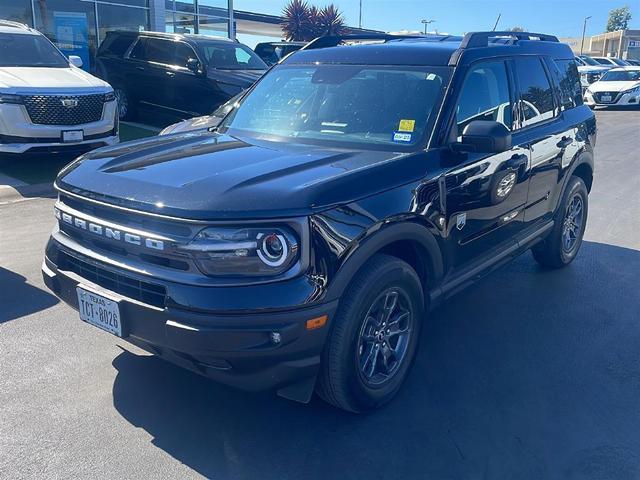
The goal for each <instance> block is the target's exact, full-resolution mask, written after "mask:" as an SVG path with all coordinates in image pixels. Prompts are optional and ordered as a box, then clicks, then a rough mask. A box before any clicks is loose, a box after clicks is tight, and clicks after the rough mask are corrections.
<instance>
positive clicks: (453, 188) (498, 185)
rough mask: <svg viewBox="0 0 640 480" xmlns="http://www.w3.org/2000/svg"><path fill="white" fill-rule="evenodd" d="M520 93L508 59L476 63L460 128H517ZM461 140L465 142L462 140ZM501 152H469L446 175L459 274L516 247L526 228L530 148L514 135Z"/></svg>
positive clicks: (463, 95) (461, 98)
mask: <svg viewBox="0 0 640 480" xmlns="http://www.w3.org/2000/svg"><path fill="white" fill-rule="evenodd" d="M514 104H515V90H514V86H513V81H512V80H511V78H510V76H509V73H508V71H507V62H506V61H505V60H492V61H485V62H480V63H475V64H473V65H472V66H471V67H470V68H469V70H468V72H467V74H466V76H465V79H464V81H463V84H462V86H461V88H460V90H459V95H458V102H457V107H456V112H455V114H456V119H455V125H454V128H456V129H457V134H458V135H460V134H461V133H462V132H463V131H464V128H465V127H466V126H467V125H468V124H469V123H470V122H472V121H474V120H493V121H497V122H500V123H502V124H504V125H505V126H506V127H507V128H508V129H509V130H512V131H513V128H514V115H513V106H514ZM459 139H460V138H459ZM512 142H513V147H512V148H511V149H510V150H508V151H505V152H501V153H465V154H461V155H459V157H460V158H458V159H457V160H456V161H455V164H454V165H453V166H451V167H449V169H448V171H447V172H446V174H445V176H444V180H442V179H441V181H444V188H445V189H446V212H447V217H448V218H447V225H448V232H447V233H448V237H449V242H448V245H449V248H450V250H451V251H450V252H449V258H451V259H452V265H451V267H453V269H454V270H459V269H461V268H463V267H465V266H469V265H470V264H473V263H474V261H475V260H477V261H481V260H482V259H484V258H486V257H490V256H492V255H493V253H495V251H496V250H498V249H501V248H504V247H505V246H509V245H513V244H514V242H515V240H514V237H515V236H516V235H517V234H518V233H519V232H520V231H521V230H522V228H523V213H524V206H525V204H526V201H527V189H528V181H529V172H528V165H529V148H528V145H526V144H520V143H519V139H518V137H517V136H516V135H514V136H513V141H512Z"/></svg>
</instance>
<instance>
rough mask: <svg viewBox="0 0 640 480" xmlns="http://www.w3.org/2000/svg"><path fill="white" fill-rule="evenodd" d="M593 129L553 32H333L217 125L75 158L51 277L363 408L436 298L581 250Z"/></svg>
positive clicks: (114, 311) (100, 315)
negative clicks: (523, 264)
mask: <svg viewBox="0 0 640 480" xmlns="http://www.w3.org/2000/svg"><path fill="white" fill-rule="evenodd" d="M595 139H596V123H595V118H594V115H593V113H592V112H591V110H590V109H589V108H588V107H586V106H584V105H583V103H582V95H581V88H580V78H579V76H578V72H577V69H576V65H575V60H574V57H573V54H572V52H571V49H570V48H569V47H568V46H567V45H564V44H562V43H559V42H558V41H557V39H556V38H555V37H553V36H550V35H544V34H533V33H525V32H478V33H469V34H467V35H465V36H464V38H461V37H448V36H440V37H435V36H430V37H424V38H422V37H417V38H416V37H403V36H393V35H362V36H333V37H322V38H319V39H317V40H315V41H314V42H312V43H310V44H309V45H307V46H306V47H305V48H303V49H301V50H300V51H298V52H295V53H294V54H292V55H291V56H289V57H287V58H286V59H285V60H284V61H283V62H281V63H280V64H278V65H276V66H275V67H273V68H272V69H271V70H270V71H269V73H267V74H266V75H265V76H264V77H263V78H262V79H260V80H259V81H258V83H257V84H256V85H254V87H252V89H251V90H250V91H249V92H248V93H247V94H246V95H244V96H243V97H242V99H241V100H240V101H239V102H238V105H237V106H236V107H235V108H233V109H232V110H231V111H230V113H229V114H228V115H227V116H226V117H225V118H224V120H223V121H222V122H221V123H220V125H218V126H217V127H216V128H215V129H211V130H210V131H203V132H187V133H176V134H170V135H165V136H161V137H156V138H151V139H146V140H141V141H135V142H129V143H124V144H121V145H119V146H113V147H106V148H102V149H98V150H95V151H93V152H90V153H88V154H86V155H83V156H82V157H80V158H78V159H77V160H76V161H74V162H73V163H71V164H70V165H69V166H67V167H66V168H65V169H64V170H63V171H62V172H61V173H60V174H59V176H58V178H57V180H56V183H55V184H56V187H57V189H58V191H59V198H58V202H57V204H56V207H55V215H56V217H57V219H58V222H57V225H56V228H55V231H54V232H53V234H52V236H51V239H50V241H49V243H48V245H47V247H46V256H45V260H44V264H43V275H44V279H45V282H46V284H47V285H48V286H49V288H50V289H51V290H52V291H53V292H55V293H56V295H58V296H59V297H60V298H61V299H63V300H64V301H65V302H67V303H68V304H69V305H71V306H72V307H74V308H76V309H78V310H79V313H80V318H81V319H82V320H84V321H85V322H88V323H90V324H93V325H95V326H97V327H100V328H102V329H103V330H107V331H108V332H111V333H113V334H115V335H118V336H121V337H124V338H125V339H127V340H128V341H129V342H131V343H134V344H136V345H138V346H140V347H142V348H144V349H146V350H148V351H150V352H153V353H154V354H156V355H159V356H160V357H162V358H165V359H167V360H170V361H172V362H175V363H176V364H179V365H182V366H184V367H186V368H188V369H191V370H193V371H196V372H198V373H200V374H202V375H206V376H208V377H210V378H212V379H215V380H216V381H219V382H223V383H226V384H229V385H233V386H236V387H240V388H243V389H246V390H253V391H258V390H273V391H277V392H278V394H280V395H282V396H284V397H287V398H290V399H294V400H298V401H303V402H306V401H308V400H309V398H310V397H311V395H312V393H313V392H314V391H316V392H318V393H319V395H320V396H321V397H322V398H324V399H325V400H327V401H328V402H330V403H332V404H334V405H336V406H338V407H340V408H343V409H346V410H350V411H354V412H361V411H365V410H368V409H372V408H375V407H378V406H379V405H381V404H384V403H385V402H387V401H389V400H390V399H391V398H392V397H393V396H394V395H395V394H396V393H397V391H398V390H399V389H400V386H401V384H402V383H403V380H404V379H405V378H406V376H407V374H408V372H409V368H410V365H411V363H412V359H413V358H414V357H415V355H416V350H417V346H418V338H419V335H420V327H421V324H422V322H423V321H424V319H425V318H426V317H427V316H428V312H429V310H430V308H432V307H433V306H434V305H436V304H437V303H438V302H441V301H443V300H445V299H447V298H448V297H450V296H451V295H453V294H454V293H456V292H457V291H459V290H460V289H461V288H464V287H465V286H467V285H469V284H470V283H471V282H473V281H475V280H477V279H478V278H480V277H482V276H483V275H485V274H487V273H488V272H491V271H492V270H493V269H495V268H497V267H499V266H500V265H502V264H504V263H505V262H506V261H509V260H511V259H513V258H514V257H515V256H516V255H518V254H520V253H522V252H525V251H527V250H529V249H530V250H531V251H532V252H533V258H535V260H537V261H538V262H539V263H540V264H542V265H543V266H545V267H548V268H558V267H564V266H566V265H568V264H569V263H570V262H571V261H572V260H573V259H574V258H575V256H576V255H577V253H578V251H579V249H580V245H581V241H582V236H583V233H584V230H585V225H586V221H587V208H588V193H589V191H590V189H591V185H592V181H593V168H594V157H593V147H594V143H595ZM496 301H499V299H496ZM514 321H517V316H516V317H514ZM469 368H473V365H470V366H469Z"/></svg>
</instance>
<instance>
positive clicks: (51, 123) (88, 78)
mask: <svg viewBox="0 0 640 480" xmlns="http://www.w3.org/2000/svg"><path fill="white" fill-rule="evenodd" d="M81 66H82V60H81V59H80V57H75V56H71V57H69V59H67V58H66V57H65V56H64V55H63V54H62V53H61V52H60V50H58V49H57V48H56V47H55V46H54V45H53V44H52V43H51V42H50V41H49V40H48V39H47V38H46V37H45V36H44V35H42V34H41V33H40V32H38V31H36V30H33V29H31V28H29V27H27V26H26V25H23V24H21V23H15V22H9V21H6V20H0V153H2V152H4V153H23V152H26V151H28V150H32V151H37V150H46V151H50V150H64V149H85V150H89V149H91V148H96V147H100V146H103V145H112V144H114V143H117V142H118V140H119V139H118V122H117V116H116V101H115V96H114V94H113V89H112V88H111V86H110V85H109V84H108V83H106V82H103V81H102V80H99V79H98V78H96V77H94V76H92V75H90V74H88V73H87V72H85V71H83V70H81V69H80V68H79V67H81Z"/></svg>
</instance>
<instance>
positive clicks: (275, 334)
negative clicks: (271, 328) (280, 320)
mask: <svg viewBox="0 0 640 480" xmlns="http://www.w3.org/2000/svg"><path fill="white" fill-rule="evenodd" d="M269 338H270V339H271V343H273V344H274V345H278V344H279V343H280V342H281V341H282V335H280V333H278V332H271V333H270V334H269Z"/></svg>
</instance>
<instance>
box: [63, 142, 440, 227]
mask: <svg viewBox="0 0 640 480" xmlns="http://www.w3.org/2000/svg"><path fill="white" fill-rule="evenodd" d="M426 155H428V154H427V153H425V152H423V151H421V152H419V153H411V154H407V153H397V152H396V153H394V152H388V151H371V150H364V151H363V150H337V149H336V150H333V149H325V148H318V147H313V146H309V145H292V144H288V143H277V144H275V143H273V142H268V143H267V142H262V141H258V140H255V139H247V138H239V137H232V136H228V135H221V134H218V133H211V132H207V131H205V132H199V133H184V134H176V135H168V136H161V137H153V138H150V139H146V140H140V141H136V142H128V143H123V144H120V145H117V146H113V147H105V148H100V149H98V150H94V151H93V152H90V153H88V154H86V155H83V156H82V157H80V158H79V159H78V160H76V161H75V162H74V163H72V164H70V165H69V166H68V167H66V168H65V169H64V170H63V171H62V172H60V174H59V176H58V179H57V180H56V184H57V185H58V186H59V187H60V188H61V189H63V190H67V191H70V192H73V193H76V194H78V195H82V196H88V197H91V198H94V199H97V200H100V201H103V202H107V203H112V204H116V205H120V206H125V207H128V208H132V209H136V210H142V211H147V212H152V213H159V214H164V215H169V216H175V217H181V218H189V219H197V220H218V219H246V218H283V217H294V216H302V215H308V214H310V213H313V212H315V211H319V210H322V209H326V208H327V207H330V206H335V205H338V204H343V203H347V202H350V201H353V200H356V199H358V198H362V197H365V196H368V195H371V194H373V193H376V192H379V191H381V190H384V189H389V188H392V187H394V186H399V185H402V184H406V183H409V182H411V181H414V180H416V179H419V178H421V177H422V176H423V175H424V173H425V170H426V169H425V167H424V166H425V159H424V158H423V157H425V156H426ZM407 201H408V202H409V200H407Z"/></svg>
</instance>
